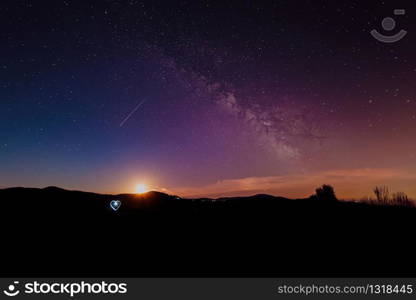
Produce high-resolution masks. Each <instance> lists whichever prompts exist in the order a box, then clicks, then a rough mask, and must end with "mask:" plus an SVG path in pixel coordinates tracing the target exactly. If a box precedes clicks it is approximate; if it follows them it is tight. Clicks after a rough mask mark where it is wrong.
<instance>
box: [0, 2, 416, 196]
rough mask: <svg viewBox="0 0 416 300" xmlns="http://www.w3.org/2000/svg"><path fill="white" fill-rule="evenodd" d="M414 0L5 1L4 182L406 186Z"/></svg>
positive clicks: (116, 187) (0, 171)
mask: <svg viewBox="0 0 416 300" xmlns="http://www.w3.org/2000/svg"><path fill="white" fill-rule="evenodd" d="M413 2H414V1H345V0H340V1H330V0H299V1H288V0H285V1H283V0H270V1H253V0H239V1H212V0H205V1H190V0H189V1H136V0H130V1H110V0H107V1H104V0H103V1H92V0H85V1H70V0H65V1H62V0H56V1H30V0H27V1H19V0H13V1H7V0H6V1H2V2H1V4H0V16H1V18H0V25H1V28H2V29H1V31H0V41H1V43H0V45H1V47H0V54H1V55H0V128H1V130H0V188H4V187H11V186H27V187H45V186H50V185H55V186H60V187H63V188H68V189H78V190H86V191H95V192H102V193H121V192H133V191H134V187H135V185H136V184H138V183H144V184H146V185H147V186H148V187H149V188H150V189H153V190H159V191H163V192H168V193H173V194H178V195H181V196H212V197H217V196H233V195H249V194H256V193H270V194H275V195H281V196H287V197H304V196H308V195H310V194H312V193H313V189H314V188H315V187H316V186H318V185H320V184H323V183H327V184H332V185H333V186H334V187H335V191H336V192H337V194H338V196H339V197H344V198H360V197H362V196H365V195H369V194H371V191H372V188H373V187H374V186H375V185H388V186H389V187H390V188H391V190H393V191H403V192H406V193H408V194H409V195H410V196H412V197H416V139H415V137H416V134H415V125H416V84H415V79H416V54H415V53H416V42H415V35H416V23H415V22H414V21H412V20H414V18H415V17H416V5H415V4H414V3H413ZM394 9H406V14H405V15H397V16H395V15H394V14H393V10H394ZM385 17H392V18H394V20H395V21H396V27H395V28H394V29H393V30H392V31H391V32H389V31H387V30H385V29H383V28H382V23H381V22H382V20H383V18H385ZM372 29H377V30H378V31H379V32H380V33H382V34H385V35H391V34H395V33H396V32H398V31H399V30H401V29H404V30H407V31H408V34H407V35H406V36H405V37H404V38H403V39H402V40H400V41H398V42H396V43H393V44H386V43H381V42H379V41H377V40H375V39H374V38H373V37H372V36H371V35H370V31H371V30H372Z"/></svg>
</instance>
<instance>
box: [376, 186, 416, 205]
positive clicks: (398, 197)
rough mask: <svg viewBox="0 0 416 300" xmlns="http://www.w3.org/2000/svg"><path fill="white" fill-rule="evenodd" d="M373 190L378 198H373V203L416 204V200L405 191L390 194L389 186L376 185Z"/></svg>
mask: <svg viewBox="0 0 416 300" xmlns="http://www.w3.org/2000/svg"><path fill="white" fill-rule="evenodd" d="M373 191H374V194H375V195H376V200H372V201H371V203H372V204H378V205H397V206H407V207H413V206H415V204H414V202H413V201H412V200H410V199H409V197H408V196H407V195H406V194H405V193H403V192H398V193H394V194H392V195H391V196H390V191H389V188H388V187H387V186H376V187H375V188H374V190H373Z"/></svg>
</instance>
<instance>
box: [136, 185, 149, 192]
mask: <svg viewBox="0 0 416 300" xmlns="http://www.w3.org/2000/svg"><path fill="white" fill-rule="evenodd" d="M135 192H136V194H143V193H147V192H148V190H147V187H146V185H145V184H144V183H139V184H137V185H136V190H135Z"/></svg>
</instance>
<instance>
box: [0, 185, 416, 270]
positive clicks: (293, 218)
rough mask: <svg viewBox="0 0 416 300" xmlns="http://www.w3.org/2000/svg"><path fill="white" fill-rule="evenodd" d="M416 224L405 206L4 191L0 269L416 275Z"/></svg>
mask: <svg viewBox="0 0 416 300" xmlns="http://www.w3.org/2000/svg"><path fill="white" fill-rule="evenodd" d="M112 199H119V200H121V201H122V205H121V207H120V209H119V210H118V211H117V212H114V211H112V210H111V209H110V207H109V202H110V201H111V200H112ZM415 221H416V210H415V209H412V208H400V207H381V206H368V205H364V204H357V203H345V202H331V201H319V200H313V199H301V200H288V199H285V198H278V197H273V196H268V195H256V196H253V197H246V198H229V199H221V200H217V201H211V200H207V199H205V200H204V199H200V200H189V199H179V198H176V197H173V196H168V195H165V194H161V193H156V192H150V193H147V194H144V195H141V196H138V195H128V194H125V195H117V196H111V195H99V194H92V193H83V192H73V191H66V190H61V189H58V188H46V189H21V188H15V189H6V190H0V225H1V232H2V242H1V253H2V256H1V258H0V266H1V267H0V275H2V276H45V277H48V276H66V277H68V276H284V277H289V276H295V277H299V276H416V262H415V255H416V251H415V248H416V247H415V236H416V233H415Z"/></svg>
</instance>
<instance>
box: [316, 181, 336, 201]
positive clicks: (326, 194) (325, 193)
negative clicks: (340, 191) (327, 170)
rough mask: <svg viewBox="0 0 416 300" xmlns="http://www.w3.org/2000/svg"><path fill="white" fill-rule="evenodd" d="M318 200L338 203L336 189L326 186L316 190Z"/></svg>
mask: <svg viewBox="0 0 416 300" xmlns="http://www.w3.org/2000/svg"><path fill="white" fill-rule="evenodd" d="M316 198H317V199H318V200H324V201H337V200H338V199H337V197H336V196H335V191H334V188H333V187H332V186H330V185H327V184H324V185H322V186H321V187H319V188H317V189H316Z"/></svg>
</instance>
